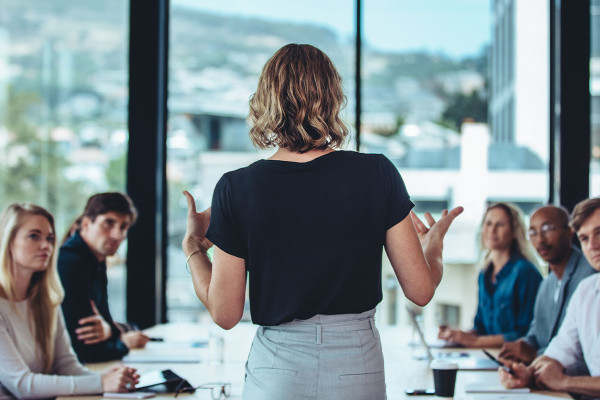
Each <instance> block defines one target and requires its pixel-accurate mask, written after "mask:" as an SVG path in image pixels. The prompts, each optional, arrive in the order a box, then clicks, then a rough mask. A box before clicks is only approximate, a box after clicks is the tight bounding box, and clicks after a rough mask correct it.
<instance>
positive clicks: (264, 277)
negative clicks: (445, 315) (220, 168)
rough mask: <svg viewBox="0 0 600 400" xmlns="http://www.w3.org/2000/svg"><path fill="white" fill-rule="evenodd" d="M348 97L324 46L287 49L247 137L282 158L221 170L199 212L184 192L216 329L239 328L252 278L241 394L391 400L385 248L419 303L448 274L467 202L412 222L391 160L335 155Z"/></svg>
mask: <svg viewBox="0 0 600 400" xmlns="http://www.w3.org/2000/svg"><path fill="white" fill-rule="evenodd" d="M344 103H345V96H344V94H343V92H342V83H341V77H340V75H339V74H338V72H337V70H336V69H335V67H334V66H333V64H332V63H331V61H330V60H329V58H328V57H327V56H326V55H325V54H324V53H323V52H321V51H320V50H318V49H317V48H315V47H313V46H310V45H297V44H289V45H287V46H284V47H283V48H281V49H280V50H278V51H277V52H276V53H275V55H273V57H272V58H271V59H270V60H269V61H268V62H267V64H266V65H265V67H264V69H263V71H262V74H261V76H260V79H259V82H258V88H257V91H256V93H255V94H254V96H253V97H252V99H251V100H250V117H249V118H250V120H251V121H252V124H253V126H252V128H251V130H250V138H251V139H252V141H253V143H254V144H255V145H256V146H257V147H259V148H267V147H278V150H277V151H276V152H275V154H274V155H273V156H272V157H270V158H269V159H267V160H260V161H257V162H255V163H253V164H251V165H250V166H248V167H245V168H242V169H239V170H236V171H232V172H228V173H226V174H225V175H224V176H223V177H222V178H221V180H220V181H219V182H218V183H217V186H216V188H215V191H214V194H213V201H212V207H211V209H209V210H206V211H205V212H202V213H197V212H196V209H195V203H194V199H193V198H192V197H191V195H190V194H189V193H188V192H184V194H185V196H186V198H187V201H188V225H187V232H186V236H185V238H184V240H183V250H184V252H185V255H186V256H187V259H188V261H189V264H190V268H191V272H192V279H193V283H194V288H195V290H196V294H197V295H198V297H199V298H200V300H201V301H202V303H203V304H204V305H205V306H206V308H207V309H208V311H209V312H210V314H211V316H212V318H213V320H214V321H215V322H216V323H217V324H218V325H219V326H221V327H223V328H225V329H230V328H232V327H233V326H235V325H236V324H237V323H238V322H239V321H240V319H241V317H242V313H243V310H244V298H245V289H246V274H248V275H249V282H250V289H249V290H250V313H251V316H252V321H253V322H254V323H255V324H258V325H260V327H259V328H258V329H257V332H256V337H255V339H254V342H253V345H252V348H251V350H250V354H249V356H248V361H247V363H246V383H245V386H244V392H243V399H246V400H253V399H275V400H276V399H328V400H330V399H334V400H335V399H344V400H351V399H360V400H365V399H383V398H385V396H386V394H385V378H384V370H383V355H382V351H381V343H380V340H379V333H378V331H377V329H376V328H375V324H374V320H373V318H374V314H375V306H376V305H377V304H378V303H379V302H380V301H381V299H382V291H381V261H382V260H381V258H382V251H383V248H384V246H385V249H386V252H387V255H388V257H389V259H390V261H391V264H392V267H393V269H394V271H395V273H396V276H397V278H398V281H399V283H400V285H401V287H402V289H403V291H404V294H405V295H406V297H408V299H410V300H411V301H413V302H415V303H417V304H419V305H425V304H427V303H428V302H429V300H430V299H431V298H432V296H433V294H434V291H435V288H436V287H437V285H438V283H439V282H440V280H441V277H442V239H443V237H444V235H445V234H446V232H447V230H448V228H449V226H450V224H451V222H452V220H453V219H454V218H455V217H456V216H457V215H458V214H460V213H461V212H462V208H456V209H454V210H452V211H451V212H450V213H448V212H446V211H445V212H444V213H443V214H442V218H441V219H440V220H439V221H438V222H437V223H436V222H435V221H434V220H433V218H432V217H431V215H429V214H427V215H426V217H427V220H428V223H429V225H430V228H427V227H426V226H425V225H424V224H423V223H421V221H419V220H418V218H416V217H415V220H414V225H413V221H412V220H411V217H410V216H409V214H410V213H411V208H412V207H413V203H412V202H411V201H410V198H409V195H408V193H407V192H406V188H405V186H404V182H403V181H402V178H401V177H400V174H399V173H398V170H397V169H396V167H394V165H393V164H392V163H391V162H390V161H389V160H388V159H387V158H385V157H384V156H382V155H378V154H360V153H356V152H352V151H335V149H336V148H339V147H340V146H341V145H342V144H343V143H344V141H345V139H346V136H347V135H348V129H347V127H346V126H345V125H344V123H343V122H342V121H341V119H340V116H339V113H340V110H341V108H342V107H343V106H344ZM411 215H412V214H411ZM209 221H210V228H209ZM415 227H416V229H415ZM207 229H208V232H207ZM419 239H421V243H420V242H419ZM211 242H212V243H214V244H215V250H214V258H213V260H212V262H211V260H210V259H209V258H208V256H207V254H206V251H207V249H208V248H209V247H210V246H211V245H212V243H211ZM421 246H423V247H421Z"/></svg>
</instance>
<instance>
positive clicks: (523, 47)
mask: <svg viewBox="0 0 600 400" xmlns="http://www.w3.org/2000/svg"><path fill="white" fill-rule="evenodd" d="M491 12H492V35H491V36H492V46H491V51H490V53H491V54H490V64H489V65H490V71H489V72H490V106H489V123H490V129H491V137H492V142H493V143H501V144H517V145H521V146H526V147H529V148H530V149H531V150H532V151H533V152H534V153H536V154H537V155H538V156H539V157H540V158H541V159H542V161H544V162H546V161H547V160H548V142H547V139H543V140H540V138H547V137H548V135H547V132H548V129H549V128H548V121H549V110H548V108H549V101H548V98H549V97H548V96H549V50H548V48H549V45H548V36H549V32H548V19H549V10H548V2H547V1H546V0H527V1H517V0H493V1H492V10H491ZM517 38H518V40H517Z"/></svg>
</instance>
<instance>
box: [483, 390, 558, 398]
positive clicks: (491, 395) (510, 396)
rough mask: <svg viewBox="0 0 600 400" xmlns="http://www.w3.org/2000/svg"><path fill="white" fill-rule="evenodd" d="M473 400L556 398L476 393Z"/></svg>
mask: <svg viewBox="0 0 600 400" xmlns="http://www.w3.org/2000/svg"><path fill="white" fill-rule="evenodd" d="M472 399H473V400H556V397H553V396H546V395H543V394H537V393H522V392H521V393H512V392H508V393H506V392H505V393H477V394H474V395H473V397H472Z"/></svg>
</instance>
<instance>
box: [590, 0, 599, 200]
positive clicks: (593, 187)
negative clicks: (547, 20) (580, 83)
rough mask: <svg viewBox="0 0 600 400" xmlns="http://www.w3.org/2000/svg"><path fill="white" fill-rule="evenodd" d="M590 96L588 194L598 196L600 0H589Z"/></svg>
mask: <svg viewBox="0 0 600 400" xmlns="http://www.w3.org/2000/svg"><path fill="white" fill-rule="evenodd" d="M590 17H591V27H590V28H591V32H590V40H591V43H590V49H591V54H590V96H591V99H590V100H591V101H590V102H591V114H592V115H591V116H590V123H591V131H592V143H591V146H592V157H591V165H590V196H591V197H598V196H600V0H591V1H590Z"/></svg>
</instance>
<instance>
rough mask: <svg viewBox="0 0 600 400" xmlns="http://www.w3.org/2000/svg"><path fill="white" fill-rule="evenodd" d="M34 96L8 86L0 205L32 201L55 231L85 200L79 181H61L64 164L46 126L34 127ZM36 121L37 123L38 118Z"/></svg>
mask: <svg viewBox="0 0 600 400" xmlns="http://www.w3.org/2000/svg"><path fill="white" fill-rule="evenodd" d="M40 103H41V102H40V98H39V96H38V95H37V94H34V93H29V92H20V93H19V92H16V91H15V90H14V89H13V88H11V87H9V90H8V101H7V107H6V119H5V120H6V124H5V127H6V130H7V131H8V138H7V141H6V143H5V145H4V146H3V147H2V148H0V152H2V155H1V156H0V159H1V160H2V161H1V162H0V165H1V168H0V206H1V207H2V208H4V207H6V206H7V205H8V204H11V203H14V202H23V201H27V202H32V203H36V204H38V205H41V206H43V207H45V208H47V209H48V211H50V212H51V213H53V214H54V217H55V218H56V223H57V229H58V230H60V229H61V228H62V227H63V226H65V225H66V224H68V223H69V221H70V220H71V219H74V218H75V217H76V215H77V213H78V212H79V211H80V210H81V209H82V208H83V205H84V202H85V200H86V198H87V195H85V194H84V193H83V192H84V190H83V189H84V187H83V185H82V184H81V183H80V182H74V181H69V180H67V179H66V178H65V174H64V171H65V168H67V167H68V166H69V163H68V161H67V160H66V159H65V158H64V157H63V156H62V155H61V154H60V151H59V148H58V144H57V143H56V142H53V141H52V140H50V138H49V137H48V134H47V132H49V130H50V127H48V126H46V127H44V128H40V126H41V123H40V124H36V123H35V121H36V118H35V112H34V110H35V109H36V108H39V106H40ZM37 122H40V121H39V119H38V121H37Z"/></svg>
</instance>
